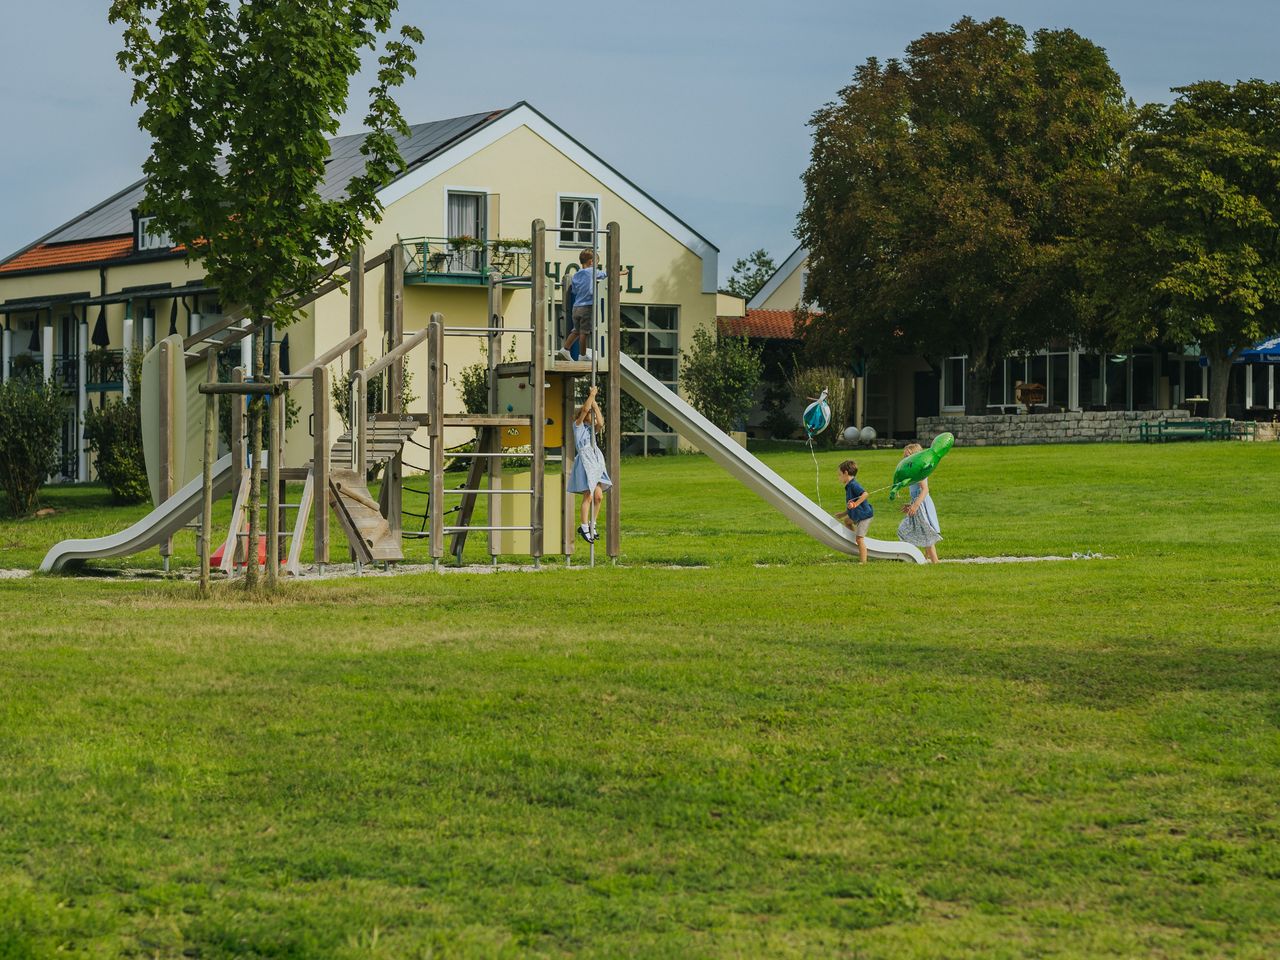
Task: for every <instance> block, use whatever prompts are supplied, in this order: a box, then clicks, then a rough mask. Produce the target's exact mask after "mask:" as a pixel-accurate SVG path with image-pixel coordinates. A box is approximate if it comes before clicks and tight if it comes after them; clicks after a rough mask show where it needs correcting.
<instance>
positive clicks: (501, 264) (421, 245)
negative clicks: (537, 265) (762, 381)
mask: <svg viewBox="0 0 1280 960" xmlns="http://www.w3.org/2000/svg"><path fill="white" fill-rule="evenodd" d="M400 244H401V246H403V247H404V254H405V256H404V262H405V268H404V279H405V282H406V283H453V284H463V285H481V284H484V283H485V278H486V277H487V276H488V274H489V271H490V270H497V271H498V272H499V273H500V274H501V275H502V276H503V277H527V276H529V265H530V260H531V257H530V253H529V249H528V248H527V247H526V246H523V245H518V244H517V245H514V246H513V245H512V244H511V243H508V242H504V241H502V240H493V241H490V242H488V243H485V242H483V241H479V240H471V239H469V238H464V237H413V238H410V239H408V240H401V241H400Z"/></svg>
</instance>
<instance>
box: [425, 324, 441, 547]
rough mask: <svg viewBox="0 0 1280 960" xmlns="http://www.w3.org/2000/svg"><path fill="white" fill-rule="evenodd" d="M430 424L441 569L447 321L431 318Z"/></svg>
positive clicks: (432, 511) (431, 522)
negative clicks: (445, 330) (445, 340)
mask: <svg viewBox="0 0 1280 960" xmlns="http://www.w3.org/2000/svg"><path fill="white" fill-rule="evenodd" d="M427 420H428V421H429V422H428V424H427V427H428V431H429V432H430V434H431V440H430V444H431V454H430V468H431V505H430V508H429V509H428V514H429V517H428V527H429V528H430V537H431V563H432V565H433V566H435V567H437V568H438V567H439V566H440V560H441V558H442V557H443V556H444V317H442V316H441V315H440V314H438V313H433V314H432V315H431V323H430V333H429V334H428V335H427Z"/></svg>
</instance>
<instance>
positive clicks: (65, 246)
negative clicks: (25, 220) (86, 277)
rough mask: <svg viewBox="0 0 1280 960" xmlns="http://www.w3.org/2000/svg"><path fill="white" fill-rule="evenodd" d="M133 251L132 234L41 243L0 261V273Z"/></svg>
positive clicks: (116, 256)
mask: <svg viewBox="0 0 1280 960" xmlns="http://www.w3.org/2000/svg"><path fill="white" fill-rule="evenodd" d="M132 252H133V236H132V235H131V234H130V235H127V236H123V237H107V238H105V239H102V240H82V241H80V242H79V243H41V244H39V245H37V246H34V247H32V248H31V249H30V250H24V251H23V252H22V253H20V254H18V255H17V256H16V257H14V258H13V259H12V260H9V261H8V262H7V263H3V264H0V273H9V272H11V271H14V270H39V269H41V268H44V267H66V266H71V265H73V264H77V263H97V262H98V261H100V260H118V259H120V258H121V257H127V256H128V255H129V254H131V253H132Z"/></svg>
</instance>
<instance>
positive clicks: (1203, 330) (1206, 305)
mask: <svg viewBox="0 0 1280 960" xmlns="http://www.w3.org/2000/svg"><path fill="white" fill-rule="evenodd" d="M1175 92H1176V93H1177V99H1175V100H1174V102H1173V103H1171V104H1168V105H1164V104H1152V105H1150V106H1147V107H1145V108H1144V109H1143V111H1142V113H1141V116H1140V122H1139V126H1138V131H1137V133H1136V135H1135V138H1134V143H1133V151H1132V157H1131V160H1132V167H1131V169H1132V199H1131V202H1130V204H1129V206H1128V207H1127V208H1126V209H1125V210H1123V211H1122V212H1121V216H1120V218H1119V219H1120V220H1121V221H1122V225H1121V226H1120V227H1118V229H1119V230H1121V231H1125V230H1126V227H1125V226H1124V225H1123V224H1129V225H1132V226H1129V227H1128V228H1127V233H1128V234H1130V235H1131V236H1130V237H1128V238H1127V239H1129V241H1130V243H1131V248H1132V251H1133V252H1132V253H1131V254H1130V255H1129V256H1128V257H1127V258H1126V257H1122V256H1116V257H1112V258H1110V259H1109V260H1108V261H1107V263H1106V265H1105V266H1106V268H1107V269H1108V271H1109V274H1110V277H1111V283H1110V284H1109V287H1110V289H1111V290H1113V291H1115V292H1116V300H1117V302H1118V303H1120V304H1122V305H1123V306H1124V307H1125V308H1126V309H1125V310H1124V311H1123V312H1122V313H1120V314H1119V315H1118V318H1117V319H1118V323H1119V329H1120V331H1121V332H1120V335H1122V336H1126V337H1127V338H1129V339H1131V340H1133V341H1147V342H1150V341H1151V340H1152V339H1155V338H1157V337H1159V338H1161V339H1164V340H1166V341H1172V342H1175V343H1192V342H1195V343H1199V345H1200V348H1201V350H1202V351H1203V353H1204V355H1205V356H1206V357H1207V358H1208V362H1209V368H1210V374H1211V376H1210V397H1209V400H1210V413H1211V415H1212V416H1217V417H1223V416H1225V415H1226V406H1227V386H1228V375H1229V373H1230V369H1231V363H1232V361H1233V360H1234V358H1235V357H1236V356H1237V355H1238V354H1239V353H1240V351H1241V350H1244V349H1246V348H1248V347H1249V346H1251V345H1252V344H1254V343H1255V342H1256V341H1258V340H1260V339H1262V338H1264V337H1266V336H1269V335H1271V334H1274V333H1275V332H1276V331H1277V330H1280V83H1264V82H1263V81H1261V80H1250V81H1245V82H1241V83H1237V84H1235V85H1228V84H1225V83H1220V82H1216V81H1206V82H1201V83H1194V84H1191V85H1189V86H1186V87H1180V88H1178V89H1177V90H1176V91H1175Z"/></svg>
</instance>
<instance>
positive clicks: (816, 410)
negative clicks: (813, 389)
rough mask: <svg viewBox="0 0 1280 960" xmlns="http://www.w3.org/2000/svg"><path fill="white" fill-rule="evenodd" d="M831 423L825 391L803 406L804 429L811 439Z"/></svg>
mask: <svg viewBox="0 0 1280 960" xmlns="http://www.w3.org/2000/svg"><path fill="white" fill-rule="evenodd" d="M830 425H831V404H829V403H827V391H826V390H823V391H822V393H821V395H819V397H818V399H817V400H815V401H813V403H811V404H809V405H808V406H807V407H805V408H804V430H805V433H807V434H808V435H809V439H810V440H812V439H813V438H814V437H816V436H817V435H818V434H820V433H821V432H822V431H823V430H825V429H827V427H828V426H830Z"/></svg>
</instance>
